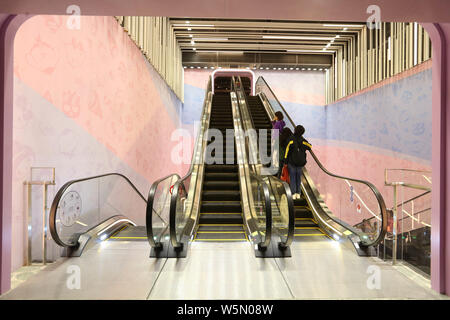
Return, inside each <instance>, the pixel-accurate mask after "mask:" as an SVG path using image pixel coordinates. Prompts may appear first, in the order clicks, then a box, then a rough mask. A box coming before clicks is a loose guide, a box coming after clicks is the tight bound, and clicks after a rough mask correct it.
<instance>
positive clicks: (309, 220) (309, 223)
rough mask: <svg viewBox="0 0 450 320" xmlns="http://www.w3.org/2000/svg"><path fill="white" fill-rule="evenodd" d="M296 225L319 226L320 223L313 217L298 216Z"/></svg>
mask: <svg viewBox="0 0 450 320" xmlns="http://www.w3.org/2000/svg"><path fill="white" fill-rule="evenodd" d="M295 226H296V227H318V226H319V225H318V224H317V222H316V221H314V220H313V219H312V218H297V219H295Z"/></svg>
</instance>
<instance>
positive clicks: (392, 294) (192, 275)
mask: <svg viewBox="0 0 450 320" xmlns="http://www.w3.org/2000/svg"><path fill="white" fill-rule="evenodd" d="M149 249H150V248H149V246H148V243H147V242H126V241H106V242H103V243H101V244H98V245H97V246H95V247H94V248H92V249H90V250H88V251H87V252H85V253H84V254H83V256H82V257H79V258H70V259H66V258H62V259H60V260H58V261H57V262H55V263H53V264H51V265H48V266H47V267H45V268H44V269H42V270H40V271H39V272H35V271H36V270H37V269H36V268H35V269H34V270H33V271H31V270H30V272H28V271H27V272H24V273H23V274H24V275H25V274H27V275H30V274H31V273H35V274H34V275H31V276H30V277H29V278H28V279H27V280H26V281H24V282H22V283H20V284H18V285H17V287H16V288H14V289H12V290H10V291H9V292H8V293H6V294H5V295H3V296H1V299H446V298H448V297H445V296H441V295H438V294H437V293H435V292H434V291H432V290H431V289H430V288H429V281H428V280H426V279H424V278H423V277H420V276H418V275H417V274H416V273H413V272H411V271H409V269H407V268H404V267H402V266H396V267H392V266H391V265H390V264H389V263H386V262H383V261H381V260H379V259H376V258H366V257H358V256H357V255H356V253H355V252H353V251H352V250H349V249H347V248H345V247H343V246H341V245H339V244H338V243H337V242H333V241H324V242H320V241H315V242H296V243H294V244H293V245H292V248H291V249H292V258H286V259H279V258H277V259H261V258H255V257H254V253H253V249H252V247H251V245H250V244H249V243H243V242H242V243H223V244H217V243H192V244H191V245H190V249H189V252H188V258H185V259H159V260H157V259H154V258H152V259H150V258H149V257H148V255H149V251H150V250H149ZM74 270H75V273H73V272H74ZM374 270H375V275H376V274H378V275H379V277H378V278H377V279H379V284H380V287H379V289H377V288H371V287H370V285H369V286H368V285H367V283H368V281H369V284H370V283H371V284H372V286H373V285H374V284H376V283H377V281H371V280H374V278H373V276H374V273H373V271H374ZM78 271H79V275H80V276H79V280H80V282H79V283H80V288H79V289H77V288H76V284H77V278H76V276H77V273H78ZM369 271H370V272H372V273H369ZM20 277H22V276H20ZM20 277H19V278H20ZM22 278H23V277H22ZM14 281H15V282H14V283H15V284H17V283H18V281H19V279H16V280H14ZM74 287H75V288H74ZM375 287H376V286H375Z"/></svg>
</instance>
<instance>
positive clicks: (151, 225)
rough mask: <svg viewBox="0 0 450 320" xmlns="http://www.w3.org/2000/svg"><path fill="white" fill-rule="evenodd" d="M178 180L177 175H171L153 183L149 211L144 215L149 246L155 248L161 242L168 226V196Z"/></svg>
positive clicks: (149, 198) (149, 197) (169, 198)
mask: <svg viewBox="0 0 450 320" xmlns="http://www.w3.org/2000/svg"><path fill="white" fill-rule="evenodd" d="M178 179H180V176H179V175H178V174H171V175H169V176H167V177H165V178H162V179H160V180H158V181H156V182H155V183H153V185H152V187H151V188H150V192H149V196H148V205H147V208H146V210H149V211H148V212H147V215H146V219H147V221H146V226H147V238H148V240H149V242H150V245H152V246H155V244H159V243H161V241H162V236H163V235H164V234H165V232H166V230H167V227H168V226H169V217H170V200H171V197H170V195H171V194H172V192H173V191H172V190H173V187H174V184H175V182H176V181H177V180H178Z"/></svg>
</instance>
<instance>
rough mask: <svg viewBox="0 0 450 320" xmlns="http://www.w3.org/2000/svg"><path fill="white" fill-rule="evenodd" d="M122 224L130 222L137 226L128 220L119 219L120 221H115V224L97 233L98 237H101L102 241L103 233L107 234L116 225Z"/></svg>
mask: <svg viewBox="0 0 450 320" xmlns="http://www.w3.org/2000/svg"><path fill="white" fill-rule="evenodd" d="M121 222H128V223H131V224H132V225H133V226H136V224H135V223H134V222H133V221H131V220H128V219H119V220H117V221H115V222H114V223H112V224H110V225H109V226H107V227H106V228H105V229H103V230H101V231H99V232H98V233H97V236H100V239H101V238H102V234H103V233H105V232H106V231H107V230H109V229H111V228H112V227H114V226H115V225H116V224H118V223H121Z"/></svg>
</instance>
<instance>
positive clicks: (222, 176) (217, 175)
mask: <svg viewBox="0 0 450 320" xmlns="http://www.w3.org/2000/svg"><path fill="white" fill-rule="evenodd" d="M237 179H239V175H238V173H237V172H207V173H206V174H205V180H206V181H220V180H221V181H233V180H234V181H236V180H237Z"/></svg>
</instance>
